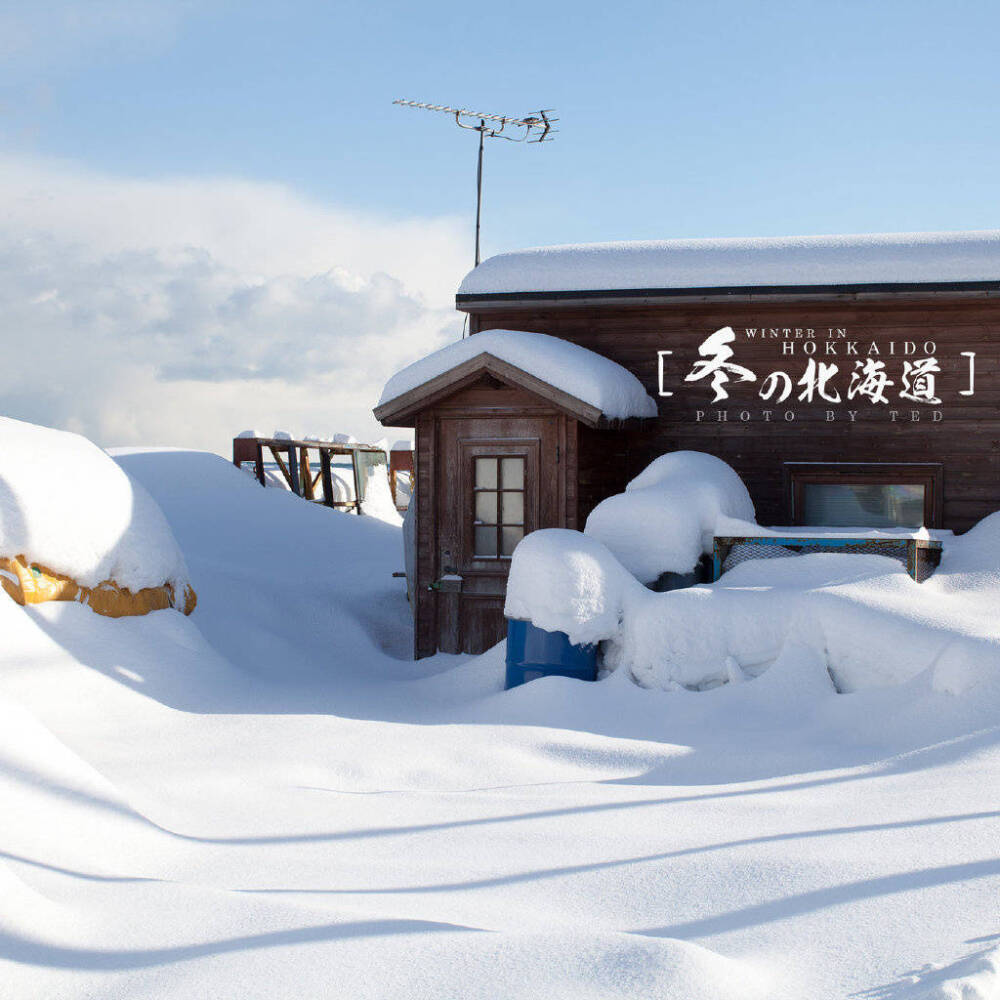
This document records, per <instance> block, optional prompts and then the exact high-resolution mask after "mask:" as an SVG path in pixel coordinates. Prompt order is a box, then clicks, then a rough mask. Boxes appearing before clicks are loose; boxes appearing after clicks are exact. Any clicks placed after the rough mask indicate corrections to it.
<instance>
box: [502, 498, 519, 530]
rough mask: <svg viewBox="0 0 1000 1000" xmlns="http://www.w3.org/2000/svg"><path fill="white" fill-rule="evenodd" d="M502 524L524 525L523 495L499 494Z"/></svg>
mask: <svg viewBox="0 0 1000 1000" xmlns="http://www.w3.org/2000/svg"><path fill="white" fill-rule="evenodd" d="M500 495H501V496H502V497H503V518H502V521H503V523H504V524H524V494H523V493H501V494H500Z"/></svg>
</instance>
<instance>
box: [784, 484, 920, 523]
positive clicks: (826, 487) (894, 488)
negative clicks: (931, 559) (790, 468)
mask: <svg viewBox="0 0 1000 1000" xmlns="http://www.w3.org/2000/svg"><path fill="white" fill-rule="evenodd" d="M802 507H803V511H802V514H803V518H802V520H803V522H804V523H805V524H815V525H824V526H828V527H831V528H839V527H844V528H894V527H901V528H919V527H920V526H921V525H922V524H923V523H924V486H923V484H922V483H895V484H894V483H803V484H802Z"/></svg>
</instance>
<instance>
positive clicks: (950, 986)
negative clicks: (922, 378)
mask: <svg viewBox="0 0 1000 1000" xmlns="http://www.w3.org/2000/svg"><path fill="white" fill-rule="evenodd" d="M119 461H120V462H121V464H122V465H123V466H124V467H125V468H126V469H127V470H128V472H129V473H130V474H131V475H133V476H134V477H135V478H137V479H138V480H140V481H141V482H142V483H143V484H144V485H145V486H146V487H147V488H148V489H149V491H150V492H151V493H152V494H153V496H154V497H155V498H156V500H157V502H158V503H159V505H160V507H161V508H162V509H163V511H164V513H165V514H166V516H167V518H168V520H169V521H170V524H171V526H172V528H173V530H174V533H175V535H176V536H177V538H178V541H179V542H180V544H181V546H182V548H183V551H184V553H185V555H186V557H187V559H188V561H189V563H190V565H191V568H192V571H193V573H194V574H195V577H196V579H197V580H198V591H199V598H200V599H199V607H198V614H197V615H195V616H193V617H192V618H190V619H188V618H184V617H183V616H181V615H177V614H174V613H172V612H155V613H153V614H151V615H148V616H146V617H144V618H134V619H121V620H111V619H102V618H99V617H98V616H96V615H93V614H90V613H89V612H88V611H87V609H85V608H81V607H79V606H77V605H52V604H50V605H39V606H36V607H33V608H28V609H22V608H19V607H17V606H16V605H15V604H14V603H13V602H10V601H8V602H0V636H2V637H3V641H2V643H0V801H2V802H3V821H2V822H0V996H4V997H7V996H10V997H18V998H20V997H44V998H46V1000H77V998H79V1000H82V998H84V997H100V998H102V1000H111V998H121V1000H125V998H128V1000H131V998H137V997H141V998H143V1000H179V998H183V1000H187V998H189V997H220V998H230V997H239V998H240V1000H263V998H267V1000H292V998H294V1000H300V998H303V997H350V998H351V1000H375V998H389V997H391V998H406V1000H431V998H433V1000H439V998H441V997H462V998H471V1000H487V998H490V1000H493V998H523V1000H536V998H537V997H539V996H544V997H551V998H554V1000H563V998H573V1000H598V998H600V1000H615V998H626V997H627V998H630V1000H632V998H636V997H660V998H664V1000H709V998H710V1000H736V998H741V1000H752V998H762V997H766V998H767V1000H803V998H809V1000H845V998H847V997H856V998H868V1000H918V998H922V1000H931V998H932V1000H943V998H946V997H947V998H954V997H963V998H965V1000H969V998H976V1000H984V998H985V997H990V996H991V993H990V991H991V990H992V991H993V993H994V994H995V990H996V986H995V983H996V956H995V953H992V952H990V950H989V949H990V948H992V947H995V946H996V944H997V935H998V933H1000V917H998V913H997V902H996V901H997V898H998V895H1000V861H998V860H997V857H996V853H997V852H996V844H997V822H998V818H1000V803H998V802H997V799H996V791H995V790H996V788H997V787H998V783H1000V743H998V726H997V719H998V716H1000V692H998V690H997V687H996V685H995V684H991V683H983V684H980V685H978V686H977V687H976V688H974V689H972V688H970V689H969V690H967V691H965V692H960V693H956V694H948V693H945V692H943V691H940V690H937V689H936V688H935V686H934V685H933V684H932V683H930V678H929V677H928V676H927V675H926V674H924V675H920V676H919V677H916V678H914V679H913V680H912V681H910V682H909V683H907V684H904V685H898V686H894V687H889V688H883V689H873V690H863V691H859V692H857V693H855V694H850V695H841V694H837V693H836V692H835V691H834V690H833V688H832V685H831V684H830V683H829V680H828V678H824V676H823V671H822V668H821V667H819V666H818V665H816V664H814V663H813V662H812V661H811V660H810V656H811V653H810V652H809V651H808V650H807V651H803V652H802V653H801V655H799V654H793V653H792V652H789V653H788V655H786V657H785V660H784V664H783V667H782V670H783V671H784V673H782V671H778V670H776V669H775V668H772V670H769V671H767V672H766V673H764V674H763V675H762V676H760V677H759V678H757V679H756V680H751V681H749V682H747V683H743V684H728V685H725V686H723V687H720V688H718V689H716V690H712V691H706V692H703V693H699V694H691V693H689V692H687V691H677V692H674V693H667V692H662V691H655V690H642V689H640V688H638V687H636V686H635V685H634V684H632V683H630V682H629V681H628V678H627V675H626V674H625V673H624V672H622V671H619V672H616V673H613V674H611V675H610V676H609V677H607V678H606V679H605V680H603V681H600V682H598V683H593V684H586V683H581V682H577V681H571V680H568V679H565V678H548V679H544V680H538V681H533V682H532V683H530V684H527V685H524V686H523V687H521V688H518V689H515V690H513V691H509V692H502V691H501V690H500V688H501V686H502V678H503V658H504V650H503V646H502V645H501V646H500V647H498V648H497V649H495V650H493V651H491V652H490V653H488V654H486V655H485V656H482V657H477V658H467V657H447V656H437V657H432V658H429V659H427V660H421V661H418V662H412V661H410V660H408V659H407V658H406V657H407V654H408V650H409V647H410V643H411V634H410V625H409V617H408V612H407V609H406V603H405V597H404V596H403V585H402V581H401V580H393V579H392V577H391V573H392V572H393V571H394V570H397V569H400V568H401V565H400V564H401V555H400V530H399V529H398V528H394V527H392V526H390V525H386V524H383V523H381V522H380V521H378V520H376V519H375V518H365V517H353V516H347V515H343V516H341V515H334V514H331V512H330V511H328V510H322V509H319V508H317V507H315V506H314V505H311V504H307V503H303V502H302V501H300V500H298V499H296V498H295V497H293V496H291V495H289V494H288V493H285V492H283V491H281V490H262V489H260V488H259V487H258V486H256V485H255V484H254V483H253V482H252V481H251V480H249V479H248V478H247V477H246V476H244V475H241V474H240V472H239V471H238V470H237V469H235V468H234V467H233V466H232V465H231V464H230V463H228V462H226V461H225V460H224V459H221V458H218V457H216V456H213V455H208V454H203V453H192V452H177V451H137V452H132V453H125V454H120V455H119ZM991 530H992V529H991ZM990 537H992V536H990ZM981 540H983V541H984V542H985V541H986V540H987V539H986V536H982V539H981ZM592 544H596V543H592ZM985 548H986V547H985V544H984V546H983V551H977V550H976V548H975V546H970V547H969V550H968V551H967V552H966V553H965V555H964V556H963V558H962V560H961V561H960V562H961V573H958V574H955V573H953V572H952V571H951V570H949V569H947V568H945V567H942V569H943V571H944V572H943V576H941V579H940V581H939V582H947V581H950V584H949V585H948V587H944V586H943V587H942V592H944V593H951V594H952V596H954V597H955V598H956V600H958V601H960V602H964V601H965V598H964V597H963V596H962V595H963V594H966V590H967V588H968V587H971V586H973V583H972V582H970V581H971V580H972V577H976V582H975V584H974V586H976V587H978V586H980V584H982V585H983V586H992V583H991V581H995V579H996V569H995V567H996V566H997V565H998V556H1000V553H998V552H996V551H991V552H988V551H985ZM952 569H954V567H952ZM924 586H927V585H924ZM635 587H637V588H638V587H639V584H637V583H636V584H635ZM654 596H655V595H654ZM663 596H665V597H667V598H669V597H670V595H663ZM966 596H967V597H968V596H969V595H968V594H966ZM968 611H969V614H970V615H974V614H978V613H979V612H978V611H977V605H975V603H974V602H972V603H970V604H969V607H968ZM814 668H815V669H814ZM782 678H783V679H782ZM824 680H825V683H820V682H821V681H824ZM779 682H780V683H779ZM908 970H916V971H908ZM977 990H978V992H975V991H977ZM963 991H964V992H963Z"/></svg>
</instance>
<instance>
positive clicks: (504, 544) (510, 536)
mask: <svg viewBox="0 0 1000 1000" xmlns="http://www.w3.org/2000/svg"><path fill="white" fill-rule="evenodd" d="M500 532H501V549H500V555H502V556H512V555H513V554H514V547H515V546H516V545H517V543H518V542H519V541H520V540H521V539H522V538H524V528H501V529H500Z"/></svg>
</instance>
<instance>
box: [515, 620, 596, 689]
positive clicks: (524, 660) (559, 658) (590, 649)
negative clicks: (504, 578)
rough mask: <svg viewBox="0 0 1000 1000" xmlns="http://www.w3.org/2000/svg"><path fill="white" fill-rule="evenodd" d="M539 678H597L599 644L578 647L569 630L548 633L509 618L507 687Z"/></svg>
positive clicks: (590, 679)
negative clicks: (566, 631) (570, 637)
mask: <svg viewBox="0 0 1000 1000" xmlns="http://www.w3.org/2000/svg"><path fill="white" fill-rule="evenodd" d="M538 677H575V678H576V679H577V680H581V681H593V680H597V646H596V645H589V646H575V645H574V644H573V643H571V642H570V641H569V636H568V635H566V633H565V632H546V631H545V629H542V628H538V627H537V626H536V625H532V624H531V622H525V621H520V620H518V619H517V618H508V619H507V681H506V684H505V685H504V686H505V687H506V688H508V689H509V688H512V687H517V686H518V685H519V684H526V683H527V682H528V681H533V680H535V679H536V678H538Z"/></svg>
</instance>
